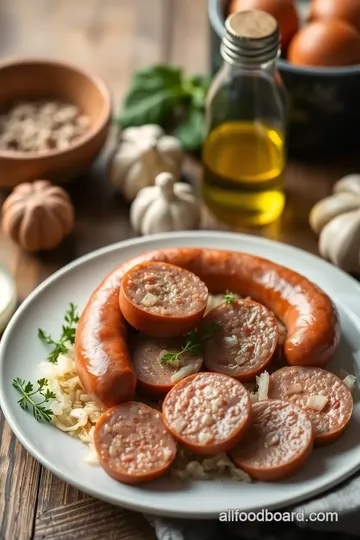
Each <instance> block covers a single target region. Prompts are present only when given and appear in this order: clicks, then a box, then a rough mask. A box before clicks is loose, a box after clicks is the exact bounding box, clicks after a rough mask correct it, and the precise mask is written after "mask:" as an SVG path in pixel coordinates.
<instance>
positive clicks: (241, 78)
mask: <svg viewBox="0 0 360 540" xmlns="http://www.w3.org/2000/svg"><path fill="white" fill-rule="evenodd" d="M279 44H280V34H279V26H278V24H277V22H276V20H275V19H274V17H272V16H271V15H269V14H268V13H264V12H262V11H245V12H239V13H234V14H232V15H230V16H229V17H228V18H227V19H226V21H225V34H224V36H223V39H222V43H221V49H220V52H221V55H222V57H223V60H224V62H223V65H222V67H221V69H220V71H219V72H218V74H217V75H216V77H215V78H214V80H213V82H212V85H211V87H210V89H209V93H208V96H207V103H206V134H205V141H204V145H203V151H202V161H203V167H204V173H203V179H202V195H203V199H204V201H205V203H206V205H207V206H208V208H209V209H210V211H211V212H212V213H213V214H215V216H216V217H217V218H219V219H220V220H221V221H224V222H226V223H228V224H229V225H231V226H235V227H236V228H241V227H244V226H245V227H249V226H250V227H251V226H257V225H265V224H268V223H271V222H273V221H275V220H276V219H277V218H278V217H279V216H280V215H281V214H282V212H283V209H284V206H285V193H284V183H283V172H284V167H285V162H286V147H287V141H286V126H287V114H286V113H287V98H286V91H285V88H284V86H283V83H282V80H281V77H280V74H279V72H278V69H277V59H278V57H279V53H280V49H279V47H280V45H279Z"/></svg>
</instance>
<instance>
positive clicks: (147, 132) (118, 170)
mask: <svg viewBox="0 0 360 540" xmlns="http://www.w3.org/2000/svg"><path fill="white" fill-rule="evenodd" d="M183 157H184V155H183V151H182V149H181V146H180V143H179V141H178V139H177V138H176V137H172V136H169V135H165V134H164V131H163V130H162V128H161V127H160V126H156V125H152V124H149V125H145V126H141V127H130V128H127V129H125V130H124V131H123V132H122V135H121V141H120V146H119V149H118V151H117V152H116V153H115V155H114V157H113V159H112V162H111V165H110V181H111V183H112V184H113V186H114V187H115V188H116V189H118V190H119V191H120V192H121V193H122V194H123V195H124V197H125V198H126V199H127V200H128V201H133V200H134V199H135V197H136V195H137V194H138V193H139V191H140V190H141V189H142V188H144V187H146V186H152V185H154V181H155V177H156V176H157V175H158V174H160V173H161V172H169V173H171V174H173V175H174V176H175V178H176V179H178V178H179V177H180V174H181V165H182V161H183Z"/></svg>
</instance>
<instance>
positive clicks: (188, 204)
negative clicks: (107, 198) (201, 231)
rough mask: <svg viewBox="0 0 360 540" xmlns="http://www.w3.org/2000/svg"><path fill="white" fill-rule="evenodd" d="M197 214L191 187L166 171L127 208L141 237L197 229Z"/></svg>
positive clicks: (195, 198) (198, 215)
mask: <svg viewBox="0 0 360 540" xmlns="http://www.w3.org/2000/svg"><path fill="white" fill-rule="evenodd" d="M200 215H201V214H200V202H199V200H198V199H197V197H196V196H195V194H194V191H193V189H192V187H191V186H190V185H188V184H184V183H182V182H176V179H175V177H174V176H173V175H172V174H170V173H166V172H164V173H161V174H159V175H158V176H157V177H156V179H155V186H151V187H145V188H143V189H142V190H141V191H140V193H139V194H138V195H137V197H136V199H135V200H134V202H133V203H132V205H131V209H130V221H131V224H132V226H133V228H134V229H135V231H137V232H139V233H141V234H154V233H160V232H167V231H181V230H193V229H197V228H198V227H199V224H200Z"/></svg>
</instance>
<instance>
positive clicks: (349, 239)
mask: <svg viewBox="0 0 360 540" xmlns="http://www.w3.org/2000/svg"><path fill="white" fill-rule="evenodd" d="M309 222H310V226H311V228H312V229H313V230H314V231H315V233H317V234H319V235H320V237H319V252H320V255H321V256H322V257H324V258H325V259H328V260H329V261H331V262H332V263H333V264H336V265H337V266H339V268H341V269H342V270H345V271H346V272H353V273H359V272H360V175H358V174H350V175H348V176H344V178H341V179H340V180H339V181H338V182H336V184H335V185H334V189H333V194H332V195H330V196H329V197H326V198H325V199H323V200H321V201H319V202H318V203H317V204H315V206H314V207H313V208H312V210H311V212H310V216H309Z"/></svg>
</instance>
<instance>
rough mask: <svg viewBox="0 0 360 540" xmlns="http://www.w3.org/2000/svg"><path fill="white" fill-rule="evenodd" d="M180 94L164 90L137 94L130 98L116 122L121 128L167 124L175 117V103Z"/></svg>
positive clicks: (135, 92) (134, 93)
mask: <svg viewBox="0 0 360 540" xmlns="http://www.w3.org/2000/svg"><path fill="white" fill-rule="evenodd" d="M178 97H179V92H178V91H175V90H169V89H166V90H165V89H164V90H161V91H159V92H156V93H154V94H147V93H143V92H142V91H141V92H137V91H136V90H135V91H134V92H133V93H132V94H131V95H129V96H128V99H127V100H126V102H125V107H124V109H123V111H122V112H121V113H120V115H119V116H118V117H117V118H116V121H117V122H118V123H119V124H120V125H121V127H123V128H126V127H130V126H142V125H144V124H159V125H161V126H162V125H164V124H166V123H167V122H168V121H169V120H170V119H171V117H172V115H173V108H174V103H176V102H177V101H178Z"/></svg>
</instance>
